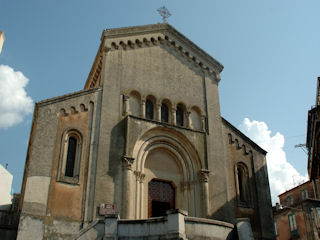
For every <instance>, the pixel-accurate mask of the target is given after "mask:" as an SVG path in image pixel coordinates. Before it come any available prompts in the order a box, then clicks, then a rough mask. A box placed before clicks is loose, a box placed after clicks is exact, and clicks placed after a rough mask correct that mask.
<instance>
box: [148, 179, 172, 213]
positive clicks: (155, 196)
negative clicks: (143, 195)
mask: <svg viewBox="0 0 320 240" xmlns="http://www.w3.org/2000/svg"><path fill="white" fill-rule="evenodd" d="M174 208H175V189H174V187H173V186H172V185H171V183H169V182H165V181H161V180H155V179H153V180H151V181H150V182H149V184H148V217H160V216H164V215H166V211H167V210H169V209H174Z"/></svg>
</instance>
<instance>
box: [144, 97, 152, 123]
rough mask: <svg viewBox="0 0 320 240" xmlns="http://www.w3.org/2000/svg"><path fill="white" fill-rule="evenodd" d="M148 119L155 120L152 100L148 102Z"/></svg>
mask: <svg viewBox="0 0 320 240" xmlns="http://www.w3.org/2000/svg"><path fill="white" fill-rule="evenodd" d="M146 118H147V119H153V102H152V101H151V100H150V99H147V101H146Z"/></svg>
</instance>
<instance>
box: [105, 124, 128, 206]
mask: <svg viewBox="0 0 320 240" xmlns="http://www.w3.org/2000/svg"><path fill="white" fill-rule="evenodd" d="M126 125H127V118H124V119H122V120H121V121H120V122H118V123H117V124H116V125H115V126H114V127H113V128H112V130H111V133H110V150H109V166H108V169H109V170H108V175H109V176H111V177H112V180H113V183H114V185H115V186H118V187H119V186H122V158H123V156H124V154H125V147H126V146H125V144H126ZM121 199H122V196H121V191H117V190H116V188H115V193H114V199H113V202H114V203H120V202H121ZM117 208H118V209H117V210H118V211H119V212H121V205H118V206H117Z"/></svg>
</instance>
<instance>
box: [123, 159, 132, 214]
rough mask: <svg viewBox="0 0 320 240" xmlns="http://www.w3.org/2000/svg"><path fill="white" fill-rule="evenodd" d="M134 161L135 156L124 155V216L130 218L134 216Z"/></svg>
mask: <svg viewBox="0 0 320 240" xmlns="http://www.w3.org/2000/svg"><path fill="white" fill-rule="evenodd" d="M133 162H134V158H131V157H128V156H124V157H123V158H122V168H123V188H122V193H123V195H122V196H123V197H122V199H123V201H122V210H121V212H122V215H123V218H126V219H130V218H132V211H133V210H132V209H133V206H132V205H133V201H132V198H131V197H132V190H133V189H132V174H133V166H132V165H133Z"/></svg>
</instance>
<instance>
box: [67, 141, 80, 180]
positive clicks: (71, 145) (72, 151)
mask: <svg viewBox="0 0 320 240" xmlns="http://www.w3.org/2000/svg"><path fill="white" fill-rule="evenodd" d="M76 153H77V139H76V138H75V137H74V136H71V137H69V140H68V153H67V160H66V170H65V173H64V175H65V176H67V177H74V176H75V162H76Z"/></svg>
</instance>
